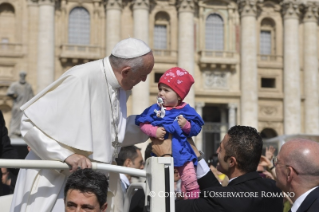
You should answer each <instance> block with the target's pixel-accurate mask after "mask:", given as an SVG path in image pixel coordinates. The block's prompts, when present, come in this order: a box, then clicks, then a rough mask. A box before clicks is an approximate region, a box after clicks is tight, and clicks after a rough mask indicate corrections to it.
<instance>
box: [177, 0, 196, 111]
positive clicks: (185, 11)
mask: <svg viewBox="0 0 319 212" xmlns="http://www.w3.org/2000/svg"><path fill="white" fill-rule="evenodd" d="M178 21H179V23H178V66H179V67H181V68H184V69H186V70H187V71H188V72H189V73H190V74H191V75H193V77H194V78H195V76H194V51H195V50H194V33H195V30H194V1H193V0H180V1H179V4H178ZM184 101H185V102H187V103H188V104H190V105H191V106H192V107H194V104H195V92H194V86H192V88H191V90H190V91H189V93H188V95H187V96H186V98H185V100H184Z"/></svg>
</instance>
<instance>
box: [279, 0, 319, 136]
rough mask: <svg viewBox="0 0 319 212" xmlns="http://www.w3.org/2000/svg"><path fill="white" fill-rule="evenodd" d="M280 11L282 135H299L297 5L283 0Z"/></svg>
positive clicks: (293, 1)
mask: <svg viewBox="0 0 319 212" xmlns="http://www.w3.org/2000/svg"><path fill="white" fill-rule="evenodd" d="M282 11H283V17H284V95H285V96H284V133H285V134H297V133H300V77H299V75H300V64H299V32H298V27H299V13H300V11H299V4H298V3H297V1H295V0H284V2H283V3H282ZM317 106H318V103H317V104H316V107H317ZM316 118H318V116H317V117H316Z"/></svg>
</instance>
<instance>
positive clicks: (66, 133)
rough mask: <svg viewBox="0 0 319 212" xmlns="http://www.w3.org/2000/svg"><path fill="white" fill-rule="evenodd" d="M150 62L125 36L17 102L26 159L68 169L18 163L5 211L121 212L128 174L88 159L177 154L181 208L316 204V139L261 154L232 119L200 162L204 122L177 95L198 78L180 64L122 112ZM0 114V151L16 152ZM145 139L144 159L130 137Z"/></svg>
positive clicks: (254, 137)
mask: <svg viewBox="0 0 319 212" xmlns="http://www.w3.org/2000/svg"><path fill="white" fill-rule="evenodd" d="M153 66H154V57H153V54H152V51H151V49H150V48H149V46H148V45H147V44H145V43H144V42H143V41H141V40H138V39H134V38H128V39H125V40H122V41H120V42H119V43H118V44H116V46H115V47H114V49H113V50H112V53H111V55H110V56H109V57H106V58H104V59H102V60H97V61H93V62H90V63H86V64H83V65H79V66H75V67H73V68H71V69H70V70H68V71H67V72H65V73H64V74H63V75H62V76H61V77H60V78H59V79H57V80H56V81H55V82H53V83H52V84H51V85H49V86H48V87H47V88H45V89H44V90H42V91H40V92H39V93H38V94H37V95H36V96H34V97H33V98H32V99H31V100H30V101H28V102H27V103H26V104H24V105H23V106H22V107H21V108H20V109H21V110H22V111H23V115H22V120H21V135H22V136H23V139H24V140H25V142H26V143H27V144H28V146H29V147H30V149H31V150H30V152H29V154H28V155H27V157H26V160H56V161H62V162H65V163H67V164H68V165H69V167H70V170H49V169H21V170H20V171H19V175H18V178H17V182H16V186H15V190H14V195H13V199H12V205H11V210H10V211H11V212H21V211H41V212H42V211H43V212H57V211H59V212H60V211H94V212H98V211H106V210H110V211H114V212H122V211H123V205H124V195H125V193H126V191H127V189H128V188H129V187H130V185H131V183H132V182H133V180H134V176H130V175H127V174H120V175H117V174H114V173H113V174H111V173H100V172H96V171H93V170H91V167H92V163H91V162H92V161H97V162H102V163H108V164H111V163H113V164H117V165H119V166H123V167H130V168H136V169H143V168H144V161H145V160H146V159H147V157H152V156H157V157H173V158H174V166H175V169H174V181H175V191H176V192H177V193H178V194H180V195H176V196H177V198H176V204H175V206H176V207H175V208H176V211H177V212H179V211H180V212H188V211H189V212H205V211H228V212H233V211H242V212H250V211H251V212H255V211H271V212H283V211H284V212H287V211H289V210H290V211H291V212H302V211H308V212H313V211H318V209H319V188H318V185H319V160H318V157H319V144H318V143H316V142H314V141H310V140H306V139H294V140H291V141H289V142H286V143H285V144H284V145H283V146H282V147H281V149H280V150H279V152H278V155H277V157H275V151H276V149H275V148H274V147H271V146H270V147H267V148H266V152H265V155H262V150H263V141H262V138H261V136H260V134H259V133H258V132H257V130H256V129H255V128H253V127H250V126H234V127H232V128H230V129H229V130H228V132H227V134H226V135H225V137H224V138H223V139H222V141H221V142H220V146H219V147H218V149H217V151H216V155H213V156H211V158H210V160H209V162H208V163H207V162H206V161H205V160H204V157H203V153H202V152H201V151H200V150H198V149H197V148H196V146H195V145H194V142H193V140H192V137H193V136H196V135H197V134H198V133H199V132H200V131H201V128H202V126H203V124H204V121H203V120H202V118H201V117H200V115H199V114H197V112H196V111H195V109H194V108H192V107H190V106H189V104H187V103H185V102H183V99H184V98H185V97H186V96H187V94H188V92H189V90H190V89H191V86H192V84H193V83H194V78H193V76H192V75H191V74H190V73H188V72H187V70H184V69H183V68H180V67H173V68H170V69H168V70H167V71H166V72H165V73H164V74H163V75H162V77H161V78H160V80H159V83H158V100H157V102H156V103H154V104H153V105H151V106H150V107H149V108H146V109H145V111H144V112H143V113H142V114H140V115H137V116H132V117H126V116H127V111H126V109H127V108H126V101H127V98H128V95H129V91H130V90H131V89H132V88H133V87H134V86H135V85H137V84H138V83H140V82H141V81H143V82H144V81H146V79H147V76H148V74H149V73H150V72H151V71H152V69H153ZM65 111H67V112H65ZM0 115H1V116H0V119H1V120H0V121H1V139H2V145H0V146H1V149H0V153H1V155H0V156H1V157H3V158H12V157H14V154H15V153H14V150H13V149H12V148H11V147H10V145H9V146H7V144H8V142H9V144H10V141H9V137H8V135H7V134H8V133H7V129H6V127H5V124H4V120H3V117H2V113H0ZM148 138H150V139H151V144H150V145H149V146H148V147H147V148H146V152H145V154H144V155H145V158H144V159H143V157H142V152H141V149H139V148H137V147H136V146H134V145H133V144H136V143H141V142H144V141H146V140H147V139H148ZM2 146H3V147H2ZM8 151H10V152H12V153H10V154H9V155H10V156H8V154H7V153H8ZM6 155H7V156H6ZM6 171H7V170H5V169H3V170H2V172H3V174H5V172H6ZM12 172H14V170H13V171H12ZM3 176H5V175H3ZM106 176H108V178H107V177H106ZM3 179H4V178H2V183H1V184H0V185H1V186H0V192H2V193H0V194H7V193H10V186H12V182H11V181H8V179H7V178H5V180H3ZM141 181H142V182H143V181H144V180H141ZM8 189H9V190H8ZM4 192H6V193H4ZM11 193H12V189H11ZM144 205H145V194H144V192H143V190H141V189H136V191H135V193H134V195H133V197H132V204H131V205H130V211H131V212H138V211H144Z"/></svg>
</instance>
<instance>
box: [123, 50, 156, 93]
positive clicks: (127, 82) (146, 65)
mask: <svg viewBox="0 0 319 212" xmlns="http://www.w3.org/2000/svg"><path fill="white" fill-rule="evenodd" d="M153 66H154V57H153V54H152V53H150V54H147V55H145V56H143V67H142V68H141V69H139V70H136V71H135V72H133V71H132V70H131V69H130V70H128V72H127V74H126V75H124V76H123V79H122V81H121V83H120V84H121V87H122V88H123V89H124V90H132V88H133V87H134V86H135V85H137V84H138V83H140V82H141V81H143V82H145V81H146V79H147V75H148V74H150V73H151V71H152V69H153Z"/></svg>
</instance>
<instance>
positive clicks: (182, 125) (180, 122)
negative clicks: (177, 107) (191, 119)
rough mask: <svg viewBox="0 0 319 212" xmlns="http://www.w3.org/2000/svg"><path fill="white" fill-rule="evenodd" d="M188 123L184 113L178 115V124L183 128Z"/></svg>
mask: <svg viewBox="0 0 319 212" xmlns="http://www.w3.org/2000/svg"><path fill="white" fill-rule="evenodd" d="M186 123H187V120H186V119H185V118H184V116H183V115H179V116H178V125H179V126H180V127H181V128H183V127H184V126H185V124H186Z"/></svg>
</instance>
